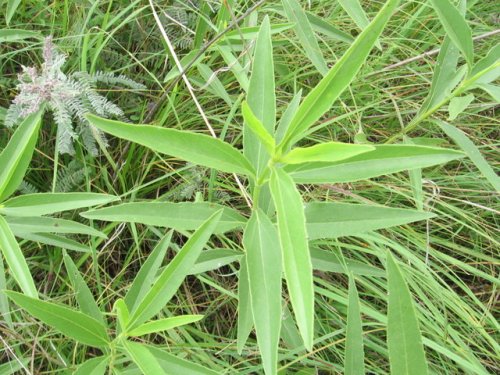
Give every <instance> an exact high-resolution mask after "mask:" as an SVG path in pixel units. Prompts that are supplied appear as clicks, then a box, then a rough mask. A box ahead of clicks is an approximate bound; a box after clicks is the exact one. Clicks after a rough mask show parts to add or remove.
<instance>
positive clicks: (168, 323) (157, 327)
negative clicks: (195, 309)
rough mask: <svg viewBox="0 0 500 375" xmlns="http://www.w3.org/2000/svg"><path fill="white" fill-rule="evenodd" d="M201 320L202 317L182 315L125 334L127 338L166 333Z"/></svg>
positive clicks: (142, 326)
mask: <svg viewBox="0 0 500 375" xmlns="http://www.w3.org/2000/svg"><path fill="white" fill-rule="evenodd" d="M201 319H203V315H183V316H175V317H173V318H165V319H159V320H154V321H152V322H148V323H144V324H142V325H140V326H139V327H137V328H135V329H133V330H131V331H129V332H127V335H129V336H142V335H147V334H150V333H156V332H162V331H167V330H169V329H172V328H176V327H180V326H183V325H186V324H190V323H194V322H197V321H199V320H201Z"/></svg>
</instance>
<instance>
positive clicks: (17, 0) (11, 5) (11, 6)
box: [5, 0, 21, 26]
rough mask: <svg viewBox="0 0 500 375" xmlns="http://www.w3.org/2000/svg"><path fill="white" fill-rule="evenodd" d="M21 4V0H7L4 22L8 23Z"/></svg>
mask: <svg viewBox="0 0 500 375" xmlns="http://www.w3.org/2000/svg"><path fill="white" fill-rule="evenodd" d="M20 4H21V0H7V9H6V11H5V23H6V24H7V26H8V25H9V24H10V21H11V20H12V17H14V14H15V13H16V10H17V8H18V7H19V5H20Z"/></svg>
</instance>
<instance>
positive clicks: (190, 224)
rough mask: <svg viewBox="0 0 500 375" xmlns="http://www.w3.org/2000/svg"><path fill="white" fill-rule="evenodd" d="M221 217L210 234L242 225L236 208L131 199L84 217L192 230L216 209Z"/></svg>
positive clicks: (197, 203)
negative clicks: (130, 201) (131, 200)
mask: <svg viewBox="0 0 500 375" xmlns="http://www.w3.org/2000/svg"><path fill="white" fill-rule="evenodd" d="M221 209H222V210H223V211H222V216H221V218H220V220H219V223H218V224H217V227H216V228H215V231H214V233H224V232H227V231H230V230H232V229H235V228H241V227H243V226H244V225H245V222H246V219H245V218H244V217H243V216H241V215H240V214H239V213H238V212H237V211H236V210H233V209H231V208H229V207H224V206H221V205H218V204H214V203H207V202H196V203H192V202H180V203H171V202H133V203H124V204H121V205H117V206H112V207H105V208H101V209H97V210H92V211H87V212H83V213H81V215H82V216H83V217H85V218H88V219H94V220H104V221H119V222H127V223H141V224H147V225H155V226H159V227H166V228H172V229H175V230H195V229H196V228H198V227H199V226H200V225H201V224H203V222H204V221H205V220H207V219H208V218H209V217H210V216H211V215H213V214H214V213H215V212H217V211H220V210H221Z"/></svg>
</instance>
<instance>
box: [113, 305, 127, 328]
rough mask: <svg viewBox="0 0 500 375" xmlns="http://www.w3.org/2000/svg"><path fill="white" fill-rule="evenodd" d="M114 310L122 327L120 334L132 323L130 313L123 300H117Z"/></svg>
mask: <svg viewBox="0 0 500 375" xmlns="http://www.w3.org/2000/svg"><path fill="white" fill-rule="evenodd" d="M113 310H115V311H116V318H117V320H118V325H119V327H120V332H124V331H125V329H126V328H127V326H128V323H129V322H130V311H129V309H128V307H127V304H126V303H125V301H124V300H123V298H119V299H117V300H116V302H115V304H114V306H113Z"/></svg>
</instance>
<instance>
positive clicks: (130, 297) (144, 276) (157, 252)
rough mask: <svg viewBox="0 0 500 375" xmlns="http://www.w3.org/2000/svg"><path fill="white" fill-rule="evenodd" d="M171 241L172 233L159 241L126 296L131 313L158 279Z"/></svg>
mask: <svg viewBox="0 0 500 375" xmlns="http://www.w3.org/2000/svg"><path fill="white" fill-rule="evenodd" d="M171 239H172V231H169V232H168V233H167V234H166V235H165V236H163V237H162V238H161V239H160V241H158V244H157V245H156V246H155V248H154V249H153V251H152V252H151V254H149V256H148V259H147V260H146V261H145V262H144V264H143V265H142V267H141V269H140V270H139V272H138V273H137V275H136V276H135V278H134V281H133V282H132V286H131V287H130V289H129V290H128V292H127V294H126V295H125V303H126V305H127V307H128V309H129V310H130V311H135V309H136V307H137V305H138V304H139V302H140V299H141V296H144V295H145V294H146V293H147V292H148V291H149V289H150V288H151V285H152V284H153V281H154V280H155V279H156V273H157V272H158V270H159V269H160V266H161V263H162V262H163V259H165V254H166V253H167V250H168V247H169V246H170V240H171Z"/></svg>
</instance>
